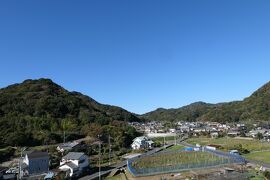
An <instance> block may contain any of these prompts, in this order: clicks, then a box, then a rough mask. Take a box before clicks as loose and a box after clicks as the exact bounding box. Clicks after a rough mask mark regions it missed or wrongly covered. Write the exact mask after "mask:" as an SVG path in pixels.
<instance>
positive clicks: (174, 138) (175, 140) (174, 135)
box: [174, 133, 176, 145]
mask: <svg viewBox="0 0 270 180" xmlns="http://www.w3.org/2000/svg"><path fill="white" fill-rule="evenodd" d="M174 145H176V133H175V135H174Z"/></svg>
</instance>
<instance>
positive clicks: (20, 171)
mask: <svg viewBox="0 0 270 180" xmlns="http://www.w3.org/2000/svg"><path fill="white" fill-rule="evenodd" d="M25 150H26V147H24V148H22V149H21V158H20V160H19V176H18V179H22V154H23V152H24V151H25Z"/></svg>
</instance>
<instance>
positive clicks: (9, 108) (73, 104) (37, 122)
mask: <svg viewBox="0 0 270 180" xmlns="http://www.w3.org/2000/svg"><path fill="white" fill-rule="evenodd" d="M139 120H140V119H139V118H138V117H136V116H135V115H133V114H132V113H129V112H128V111H126V110H124V109H122V108H119V107H116V106H110V105H103V104H100V103H98V102H96V101H95V100H93V99H92V98H90V97H88V96H85V95H82V94H80V93H78V92H69V91H67V90H65V89H64V88H62V87H61V86H59V85H57V84H55V83H54V82H52V81H51V80H50V79H39V80H26V81H24V82H23V83H21V84H14V85H11V86H8V87H6V88H3V89H0V144H1V145H13V146H14V145H25V144H26V145H27V144H41V143H44V141H49V142H54V141H55V142H58V141H61V138H62V134H63V133H62V132H63V130H66V131H67V132H72V133H73V134H83V133H85V131H87V130H88V131H90V130H91V131H95V129H91V128H89V127H88V126H89V124H95V125H94V126H92V127H97V126H104V125H112V124H114V126H115V125H117V124H118V125H121V126H123V124H121V123H119V122H127V121H139ZM121 128H122V127H121ZM83 131H84V132H83ZM86 133H87V132H86ZM123 133H124V132H123Z"/></svg>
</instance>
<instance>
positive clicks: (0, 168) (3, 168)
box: [0, 166, 8, 179]
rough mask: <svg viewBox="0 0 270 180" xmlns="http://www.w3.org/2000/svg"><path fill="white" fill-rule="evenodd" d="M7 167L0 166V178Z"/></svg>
mask: <svg viewBox="0 0 270 180" xmlns="http://www.w3.org/2000/svg"><path fill="white" fill-rule="evenodd" d="M7 169H8V168H6V167H2V166H0V179H3V176H4V174H5V171H6V170H7Z"/></svg>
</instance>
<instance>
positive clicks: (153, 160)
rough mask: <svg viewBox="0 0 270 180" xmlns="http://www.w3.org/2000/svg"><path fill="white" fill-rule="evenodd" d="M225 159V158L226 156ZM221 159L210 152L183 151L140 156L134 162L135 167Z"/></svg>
mask: <svg viewBox="0 0 270 180" xmlns="http://www.w3.org/2000/svg"><path fill="white" fill-rule="evenodd" d="M224 159H225V158H224ZM217 161H221V162H222V158H221V157H218V156H215V155H213V154H211V153H208V152H196V151H183V152H177V153H168V154H162V156H158V155H154V156H147V157H143V158H139V159H137V160H136V161H134V162H132V166H133V167H134V168H135V169H141V168H155V167H163V166H174V165H180V164H183V165H184V164H199V163H211V162H217Z"/></svg>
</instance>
